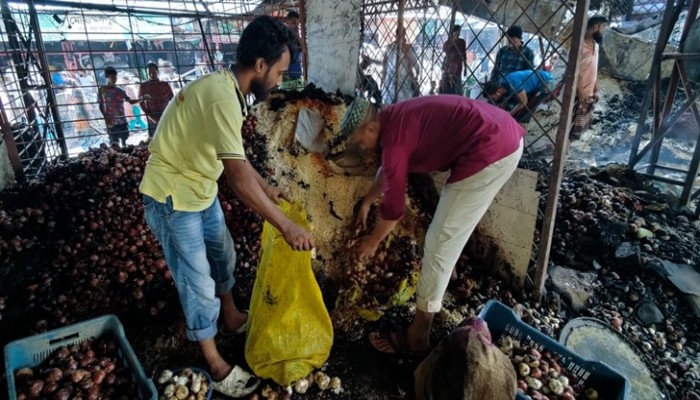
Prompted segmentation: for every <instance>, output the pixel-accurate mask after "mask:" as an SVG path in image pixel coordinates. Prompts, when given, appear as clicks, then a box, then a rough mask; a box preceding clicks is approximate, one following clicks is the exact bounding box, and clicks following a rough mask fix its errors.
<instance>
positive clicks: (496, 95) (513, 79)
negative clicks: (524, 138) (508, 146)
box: [484, 70, 553, 129]
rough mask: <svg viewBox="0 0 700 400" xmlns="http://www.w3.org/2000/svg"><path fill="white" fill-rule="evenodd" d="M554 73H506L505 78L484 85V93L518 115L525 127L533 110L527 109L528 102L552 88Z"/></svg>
mask: <svg viewBox="0 0 700 400" xmlns="http://www.w3.org/2000/svg"><path fill="white" fill-rule="evenodd" d="M552 89H553V85H552V74H550V73H549V72H547V71H539V70H538V71H533V70H526V71H516V72H511V73H510V74H508V75H506V77H505V79H497V80H493V81H490V82H487V83H486V85H484V94H486V96H488V98H489V99H490V100H491V102H493V104H496V105H499V106H501V107H502V108H506V109H509V110H510V114H511V115H512V116H514V117H516V116H517V117H518V118H517V119H518V122H520V124H521V126H522V127H523V128H524V129H527V124H528V123H529V122H530V119H531V118H532V113H531V112H532V111H534V110H527V104H528V102H529V101H530V100H531V99H532V98H533V97H535V96H536V95H537V94H538V93H541V92H543V91H545V90H550V91H551V90H552Z"/></svg>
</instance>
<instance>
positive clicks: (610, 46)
mask: <svg viewBox="0 0 700 400" xmlns="http://www.w3.org/2000/svg"><path fill="white" fill-rule="evenodd" d="M655 49H656V42H655V41H649V40H645V39H642V38H639V37H637V36H631V35H625V34H624V33H620V32H616V31H614V30H612V29H608V30H606V31H605V34H604V35H603V43H602V45H601V46H600V59H599V65H600V70H601V71H603V72H606V73H608V74H609V75H612V76H616V77H618V78H622V79H628V80H632V81H646V80H647V77H648V76H649V72H650V71H651V61H652V59H653V57H654V50H655ZM675 51H677V49H676V48H675V47H674V46H671V45H668V46H666V52H675ZM672 71H673V63H672V62H671V61H664V62H663V63H661V74H662V75H661V76H662V77H669V76H671V72H672Z"/></svg>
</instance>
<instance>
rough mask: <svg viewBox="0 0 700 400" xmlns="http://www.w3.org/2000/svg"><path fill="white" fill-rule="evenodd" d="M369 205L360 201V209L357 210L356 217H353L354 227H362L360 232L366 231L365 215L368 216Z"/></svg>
mask: <svg viewBox="0 0 700 400" xmlns="http://www.w3.org/2000/svg"><path fill="white" fill-rule="evenodd" d="M369 208H370V205H369V204H367V203H366V202H365V201H362V203H361V204H360V208H359V209H358V210H357V215H356V216H355V227H356V228H357V227H359V226H361V227H362V230H365V229H367V214H369Z"/></svg>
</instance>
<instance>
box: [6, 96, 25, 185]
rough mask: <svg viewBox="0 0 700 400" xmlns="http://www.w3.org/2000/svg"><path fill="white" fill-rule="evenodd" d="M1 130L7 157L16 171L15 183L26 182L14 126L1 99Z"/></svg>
mask: <svg viewBox="0 0 700 400" xmlns="http://www.w3.org/2000/svg"><path fill="white" fill-rule="evenodd" d="M0 119H1V120H0V123H1V126H0V128H1V129H2V138H3V140H4V141H5V146H7V155H8V156H9V157H10V163H11V164H12V169H13V170H14V171H15V181H17V182H21V181H24V171H23V170H22V161H21V160H20V159H19V153H18V152H17V144H16V143H15V137H14V136H13V135H12V126H11V125H10V121H9V120H8V119H7V114H6V113H5V105H4V104H3V103H2V99H1V98H0Z"/></svg>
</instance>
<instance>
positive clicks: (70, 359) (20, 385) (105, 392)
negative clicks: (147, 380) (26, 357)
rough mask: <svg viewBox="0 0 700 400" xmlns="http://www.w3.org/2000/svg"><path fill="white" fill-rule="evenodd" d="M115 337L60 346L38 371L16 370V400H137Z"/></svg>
mask: <svg viewBox="0 0 700 400" xmlns="http://www.w3.org/2000/svg"><path fill="white" fill-rule="evenodd" d="M118 346H119V345H118V343H117V341H116V340H114V339H112V338H107V337H105V338H100V339H96V340H95V339H90V340H87V341H85V342H83V343H82V344H78V345H73V346H69V347H65V346H64V347H61V348H59V349H57V350H56V351H54V352H53V354H52V355H51V356H50V357H49V358H48V360H46V361H44V362H43V363H41V364H40V365H39V366H37V367H35V368H22V369H19V370H17V371H15V387H16V389H17V400H26V399H53V400H68V399H85V400H97V399H123V400H130V399H135V398H138V395H137V389H136V385H135V383H134V381H133V377H132V374H131V372H130V371H129V370H128V369H127V368H125V367H123V366H122V365H121V363H120V362H119V360H118V356H117V351H118Z"/></svg>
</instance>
